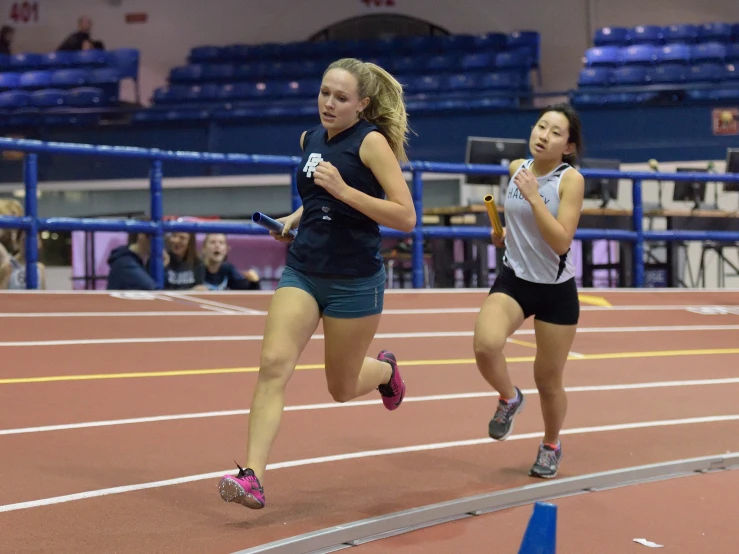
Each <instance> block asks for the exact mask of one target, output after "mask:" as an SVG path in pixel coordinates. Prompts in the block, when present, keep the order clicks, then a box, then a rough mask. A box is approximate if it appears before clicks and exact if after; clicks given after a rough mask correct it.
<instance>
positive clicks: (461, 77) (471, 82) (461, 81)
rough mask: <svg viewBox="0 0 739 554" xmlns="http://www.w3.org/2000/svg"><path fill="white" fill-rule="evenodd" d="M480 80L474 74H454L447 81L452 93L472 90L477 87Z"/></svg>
mask: <svg viewBox="0 0 739 554" xmlns="http://www.w3.org/2000/svg"><path fill="white" fill-rule="evenodd" d="M477 83H478V79H477V75H475V74H474V73H454V74H452V75H449V78H448V79H447V88H448V89H449V90H451V91H460V90H471V89H474V88H476V87H477Z"/></svg>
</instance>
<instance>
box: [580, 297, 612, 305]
mask: <svg viewBox="0 0 739 554" xmlns="http://www.w3.org/2000/svg"><path fill="white" fill-rule="evenodd" d="M577 297H578V298H579V299H580V302H582V303H583V304H590V305H592V306H604V307H606V308H610V307H611V306H612V304H611V303H610V302H609V301H608V300H606V299H605V298H603V297H602V296H591V295H589V294H578V295H577Z"/></svg>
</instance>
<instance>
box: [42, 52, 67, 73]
mask: <svg viewBox="0 0 739 554" xmlns="http://www.w3.org/2000/svg"><path fill="white" fill-rule="evenodd" d="M39 65H40V66H41V67H43V68H44V69H63V68H66V67H71V66H72V65H74V53H73V52H66V51H61V52H48V53H47V54H43V55H42V56H41V63H40V64H39Z"/></svg>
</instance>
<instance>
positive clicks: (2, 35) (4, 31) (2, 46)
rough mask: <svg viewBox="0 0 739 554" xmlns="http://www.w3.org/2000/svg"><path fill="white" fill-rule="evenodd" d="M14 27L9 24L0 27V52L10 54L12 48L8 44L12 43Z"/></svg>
mask: <svg viewBox="0 0 739 554" xmlns="http://www.w3.org/2000/svg"><path fill="white" fill-rule="evenodd" d="M14 36H15V29H13V27H11V26H9V25H3V26H2V27H0V54H8V55H10V54H12V53H13V49H12V47H11V46H10V45H11V44H12V43H13V37H14Z"/></svg>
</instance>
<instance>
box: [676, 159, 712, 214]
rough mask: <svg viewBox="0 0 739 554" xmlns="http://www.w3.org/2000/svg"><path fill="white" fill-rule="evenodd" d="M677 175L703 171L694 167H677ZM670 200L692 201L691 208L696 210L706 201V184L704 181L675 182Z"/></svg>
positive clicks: (703, 171)
mask: <svg viewBox="0 0 739 554" xmlns="http://www.w3.org/2000/svg"><path fill="white" fill-rule="evenodd" d="M675 171H676V172H677V173H705V172H706V171H705V170H703V169H696V168H694V167H678V168H675ZM672 200H673V201H675V202H685V201H688V202H690V201H692V202H693V208H694V209H696V210H697V209H698V208H700V207H701V204H702V203H705V201H706V182H705V181H675V188H674V189H673V191H672Z"/></svg>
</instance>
